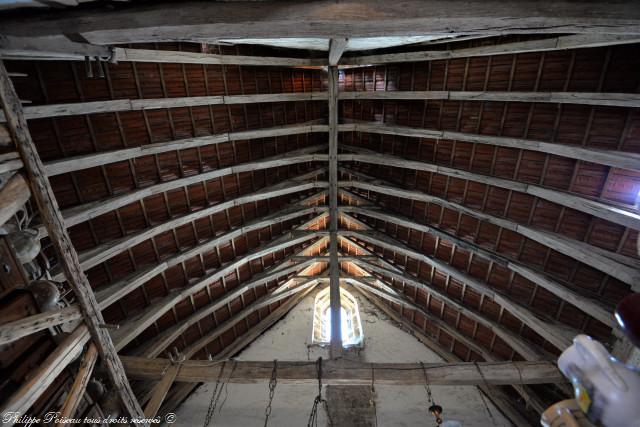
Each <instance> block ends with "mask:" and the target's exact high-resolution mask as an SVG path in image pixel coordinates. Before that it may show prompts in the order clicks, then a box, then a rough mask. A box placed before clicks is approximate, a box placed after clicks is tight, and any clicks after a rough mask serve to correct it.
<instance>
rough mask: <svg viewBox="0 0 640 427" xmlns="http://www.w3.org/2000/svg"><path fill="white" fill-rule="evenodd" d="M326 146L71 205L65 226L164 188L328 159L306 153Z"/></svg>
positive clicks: (148, 195)
mask: <svg viewBox="0 0 640 427" xmlns="http://www.w3.org/2000/svg"><path fill="white" fill-rule="evenodd" d="M323 149H326V145H314V146H311V147H307V148H303V149H300V150H295V151H291V152H289V153H286V154H280V155H278V156H273V157H268V158H265V159H261V160H257V161H254V162H249V163H240V164H238V165H234V166H229V167H225V168H221V169H216V170H213V171H210V172H205V173H201V174H197V175H192V176H188V177H185V178H179V179H174V180H171V181H166V182H160V183H158V184H153V185H150V186H148V187H144V188H140V189H137V190H133V191H130V192H127V193H124V194H120V195H117V196H112V197H109V198H107V199H102V200H98V201H95V202H90V203H85V204H82V205H78V206H74V207H72V208H68V209H65V210H63V211H62V215H63V217H64V222H65V225H66V226H67V228H69V227H73V226H74V225H76V224H79V223H81V222H84V221H88V220H90V219H92V218H95V217H98V216H100V215H103V214H105V213H107V212H111V211H113V210H116V209H119V208H121V207H123V206H126V205H128V204H131V203H134V202H137V201H140V200H142V199H144V198H146V197H150V196H153V195H155V194H160V193H164V192H166V191H170V190H175V189H176V188H182V187H187V186H189V185H193V184H198V183H201V182H204V181H208V180H212V179H217V178H221V177H223V176H227V175H233V174H237V173H241V172H251V171H255V170H262V169H270V168H275V167H280V166H289V165H295V164H300V163H307V162H315V161H327V158H328V156H327V155H326V154H309V153H314V152H317V151H321V150H323ZM37 229H38V231H39V232H40V236H41V237H42V236H44V227H43V226H38V227H37Z"/></svg>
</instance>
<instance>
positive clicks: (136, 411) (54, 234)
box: [0, 61, 149, 426]
mask: <svg viewBox="0 0 640 427" xmlns="http://www.w3.org/2000/svg"><path fill="white" fill-rule="evenodd" d="M0 103H1V105H2V108H3V110H4V113H5V116H6V118H7V124H8V128H9V131H10V133H11V136H12V139H13V140H14V142H15V146H16V148H17V149H18V152H19V153H20V157H21V158H22V161H23V163H24V167H25V170H26V172H27V175H28V179H29V183H30V186H31V188H32V190H33V191H32V194H33V198H34V199H35V201H36V204H37V206H38V210H39V212H40V216H41V218H42V221H43V223H44V224H45V227H46V229H47V231H48V233H49V237H50V240H51V243H52V245H53V247H54V249H55V252H56V254H57V256H58V262H59V263H60V264H61V265H62V269H63V271H64V273H65V277H66V279H67V282H68V283H69V286H70V287H71V289H72V290H73V293H74V295H75V297H76V299H77V301H78V305H79V306H80V309H81V310H82V315H83V318H84V321H85V322H86V324H87V328H88V329H89V333H90V334H91V338H92V340H93V342H94V343H95V344H96V346H97V347H98V351H99V353H100V358H101V359H102V363H103V364H104V365H105V367H106V369H107V373H108V375H109V378H110V380H111V383H112V384H113V386H114V388H115V390H116V392H117V395H118V397H119V398H120V400H121V401H122V404H123V405H124V407H125V408H126V410H127V412H128V413H129V415H130V416H131V417H136V418H137V417H142V416H143V412H142V408H141V407H140V404H139V403H138V401H137V400H136V397H135V395H134V394H133V391H132V390H131V386H130V385H129V381H128V379H127V376H126V374H125V372H124V369H123V368H122V364H121V363H120V360H119V359H118V356H117V351H116V349H115V348H114V344H113V341H112V340H111V337H110V336H109V334H108V332H107V331H106V330H105V329H104V328H103V325H104V323H105V321H104V318H103V317H102V313H101V311H100V308H99V306H98V302H97V300H96V298H95V295H94V293H93V290H92V288H91V285H90V284H89V281H88V279H87V277H86V276H85V275H84V273H83V272H82V269H81V268H80V262H79V260H78V255H77V253H76V251H75V248H74V247H73V245H72V244H71V238H70V237H69V234H68V232H67V229H66V227H65V224H64V219H63V217H62V213H61V212H60V209H59V207H58V202H57V200H56V198H55V196H54V194H53V189H52V188H51V184H50V183H49V181H48V179H47V177H46V175H45V173H44V165H43V163H42V160H40V156H39V155H38V152H37V150H36V147H35V144H34V143H33V140H32V139H31V135H30V133H29V130H28V125H27V120H26V118H25V117H24V114H23V111H22V106H21V104H20V100H19V99H18V96H17V94H16V92H15V89H14V87H13V84H12V83H11V80H10V78H9V75H8V73H7V70H6V68H5V66H4V63H2V62H1V61H0ZM142 425H145V426H147V425H149V423H147V422H142Z"/></svg>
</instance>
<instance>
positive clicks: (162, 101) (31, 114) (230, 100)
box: [0, 92, 327, 122]
mask: <svg viewBox="0 0 640 427" xmlns="http://www.w3.org/2000/svg"><path fill="white" fill-rule="evenodd" d="M326 100H327V93H326V92H301V93H273V94H258V95H219V96H191V97H176V98H157V99H115V100H110V101H92V102H74V103H71V104H48V105H39V106H33V107H26V108H25V109H24V116H25V118H26V119H27V120H32V119H42V118H45V117H65V116H76V115H79V114H98V113H115V112H122V111H141V110H155V109H160V108H181V107H198V106H207V105H235V104H258V103H268V102H299V101H326ZM4 121H6V118H5V117H4V115H0V122H4Z"/></svg>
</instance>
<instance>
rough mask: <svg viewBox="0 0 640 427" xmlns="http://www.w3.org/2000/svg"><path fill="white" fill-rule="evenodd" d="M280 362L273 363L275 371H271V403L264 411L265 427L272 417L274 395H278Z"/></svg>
mask: <svg viewBox="0 0 640 427" xmlns="http://www.w3.org/2000/svg"><path fill="white" fill-rule="evenodd" d="M277 374H278V360H274V361H273V369H272V370H271V379H270V380H269V403H268V404H267V407H266V408H265V410H264V427H267V424H269V416H270V415H271V403H272V402H273V395H274V394H275V393H276V385H278V379H277Z"/></svg>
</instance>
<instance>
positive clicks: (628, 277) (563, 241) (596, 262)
mask: <svg viewBox="0 0 640 427" xmlns="http://www.w3.org/2000/svg"><path fill="white" fill-rule="evenodd" d="M339 186H341V187H347V188H349V187H350V188H359V189H363V190H369V191H375V192H380V193H384V194H387V195H390V196H396V197H401V198H405V199H410V200H418V201H423V202H427V203H435V204H437V205H439V206H442V207H444V208H447V209H452V210H454V211H457V212H461V213H463V214H466V215H470V216H472V217H474V218H476V219H478V220H481V221H487V222H488V223H491V224H494V225H497V226H499V227H502V228H505V229H507V230H510V231H514V232H516V233H518V234H521V235H523V236H525V237H527V238H529V239H532V240H534V241H536V242H538V243H541V244H543V245H545V246H547V247H550V248H552V249H554V250H556V251H558V252H560V253H562V254H564V255H567V256H569V257H571V258H574V259H576V260H577V261H580V262H584V263H586V264H587V265H590V266H592V267H594V268H597V269H598V270H600V271H603V272H604V273H606V274H609V275H611V276H612V277H615V278H617V279H619V280H621V281H622V282H625V283H628V284H629V285H631V286H632V289H634V288H635V287H637V286H638V285H637V284H638V283H639V282H638V280H640V274H639V273H638V270H637V268H634V267H632V266H630V265H626V264H625V263H623V262H621V260H619V259H616V257H615V255H616V254H613V253H610V254H608V253H607V254H605V253H603V252H601V251H597V250H595V249H594V247H593V246H591V245H587V244H584V243H582V244H581V242H576V241H573V240H572V239H569V238H567V237H565V236H562V235H560V234H558V233H549V232H544V231H541V230H538V229H535V228H533V227H530V226H526V225H522V224H519V223H517V222H515V221H512V220H510V219H507V218H500V217H496V216H494V215H491V214H488V213H485V212H482V211H479V210H476V209H473V208H469V207H467V206H464V205H462V204H460V203H456V202H450V201H448V200H446V199H443V198H441V197H437V196H432V195H429V194H426V193H424V192H421V191H417V190H409V189H404V188H400V187H397V186H395V185H389V184H388V183H386V182H384V181H378V182H362V181H341V182H340V183H339ZM607 252H608V251H607Z"/></svg>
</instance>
